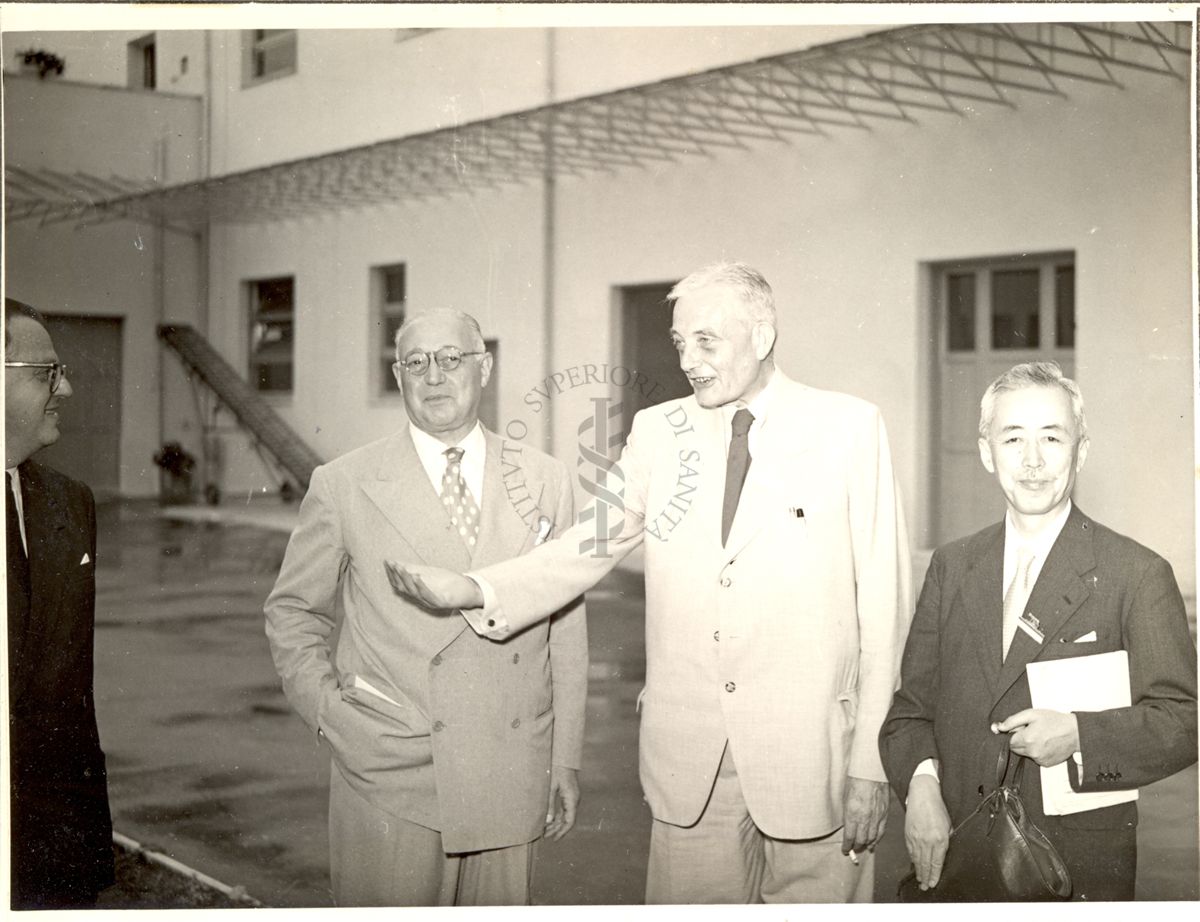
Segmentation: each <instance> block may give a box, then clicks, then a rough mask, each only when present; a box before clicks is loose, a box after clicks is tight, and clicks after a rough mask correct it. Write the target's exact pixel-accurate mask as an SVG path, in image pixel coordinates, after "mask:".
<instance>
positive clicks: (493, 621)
mask: <svg viewBox="0 0 1200 922" xmlns="http://www.w3.org/2000/svg"><path fill="white" fill-rule="evenodd" d="M487 626H488V627H495V626H496V619H495V618H488V620H487Z"/></svg>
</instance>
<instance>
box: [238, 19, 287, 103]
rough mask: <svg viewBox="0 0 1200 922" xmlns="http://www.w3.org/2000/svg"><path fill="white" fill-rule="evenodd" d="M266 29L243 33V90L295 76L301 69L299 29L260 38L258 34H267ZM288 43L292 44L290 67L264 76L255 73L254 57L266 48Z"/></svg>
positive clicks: (269, 72)
mask: <svg viewBox="0 0 1200 922" xmlns="http://www.w3.org/2000/svg"><path fill="white" fill-rule="evenodd" d="M266 31H268V30H266V29H244V30H243V31H242V88H243V89H249V88H250V87H254V86H259V85H260V84H263V83H270V82H271V81H273V80H279V79H282V78H283V77H290V76H292V75H294V74H295V73H296V72H297V71H298V70H299V68H300V37H299V30H298V29H278V30H274V31H275V32H276V34H275V35H266V36H262V37H259V36H258V33H260V32H266ZM287 42H290V43H291V44H292V63H291V65H290V66H289V67H284V68H277V69H275V70H271V71H267V72H266V73H263V74H255V73H254V56H255V54H256V53H257V52H258V51H260V50H262V49H263V48H264V46H266V47H267V48H272V47H278V46H280V45H283V44H285V43H287Z"/></svg>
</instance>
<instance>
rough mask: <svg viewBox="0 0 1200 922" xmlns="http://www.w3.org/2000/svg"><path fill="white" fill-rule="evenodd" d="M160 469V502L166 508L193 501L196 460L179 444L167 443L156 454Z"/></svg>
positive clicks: (155, 458) (156, 462)
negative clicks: (193, 474) (193, 476)
mask: <svg viewBox="0 0 1200 922" xmlns="http://www.w3.org/2000/svg"><path fill="white" fill-rule="evenodd" d="M154 463H155V464H157V465H158V466H159V468H160V474H159V486H160V494H159V495H160V500H161V502H162V504H163V505H164V506H179V505H184V504H187V503H190V502H191V501H192V470H193V469H194V468H195V467H196V459H195V457H193V456H192V455H191V453H189V452H188V451H187V449H185V448H184V447H183V446H182V445H181V444H179V443H178V442H167V443H166V444H164V445H163V447H162V448H161V449H159V450H158V451H157V452H155V454H154Z"/></svg>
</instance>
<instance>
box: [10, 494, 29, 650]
mask: <svg viewBox="0 0 1200 922" xmlns="http://www.w3.org/2000/svg"><path fill="white" fill-rule="evenodd" d="M4 481H5V486H6V487H7V490H6V491H5V499H4V507H5V511H6V513H7V517H8V538H7V541H8V649H9V653H10V655H12V657H13V659H16V658H17V656H18V652H19V650H20V648H21V646H22V642H23V641H24V639H25V629H26V626H27V624H28V621H29V599H30V582H29V556H28V555H27V554H26V553H25V547H24V545H23V544H22V543H21V520H20V519H19V518H18V516H17V503H16V500H15V499H14V497H13V479H12V474H9V473H7V472H5V474H4Z"/></svg>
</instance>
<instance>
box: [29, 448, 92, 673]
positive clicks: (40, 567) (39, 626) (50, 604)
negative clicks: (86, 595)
mask: <svg viewBox="0 0 1200 922" xmlns="http://www.w3.org/2000/svg"><path fill="white" fill-rule="evenodd" d="M20 473H21V505H22V506H23V507H24V514H25V541H26V544H27V546H28V548H29V586H30V604H29V624H28V627H27V629H26V632H25V637H24V641H23V644H22V650H23V657H22V658H23V660H25V661H28V660H29V658H30V657H31V656H33V655H36V652H37V651H38V650H39V649H41V648H42V647H43V646H44V638H47V637H51V636H53V634H54V631H55V628H56V626H57V621H58V619H59V618H60V617H61V614H62V612H61V599H62V592H63V585H64V583H65V582H66V575H67V573H69V572H70V570H69V568H70V567H71V566H78V565H79V561H78V560H70V559H69V555H70V552H71V547H70V543H71V542H70V540H69V537H70V536H69V535H68V534H67V530H66V529H67V524H68V520H67V514H66V510H65V509H64V508H63V507H62V502H63V497H61V496H50V495H49V492H48V491H47V489H46V485H45V483H44V482H43V480H42V478H41V477H40V476H39V472H38V470H37V468H36V467H34V466H33V465H32V464H25V465H22V466H21V469H20ZM22 672H23V674H24V675H23V679H24V678H25V677H27V676H28V674H29V670H22ZM20 685H21V686H22V688H23V687H24V685H25V683H24V681H21V683H20Z"/></svg>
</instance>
